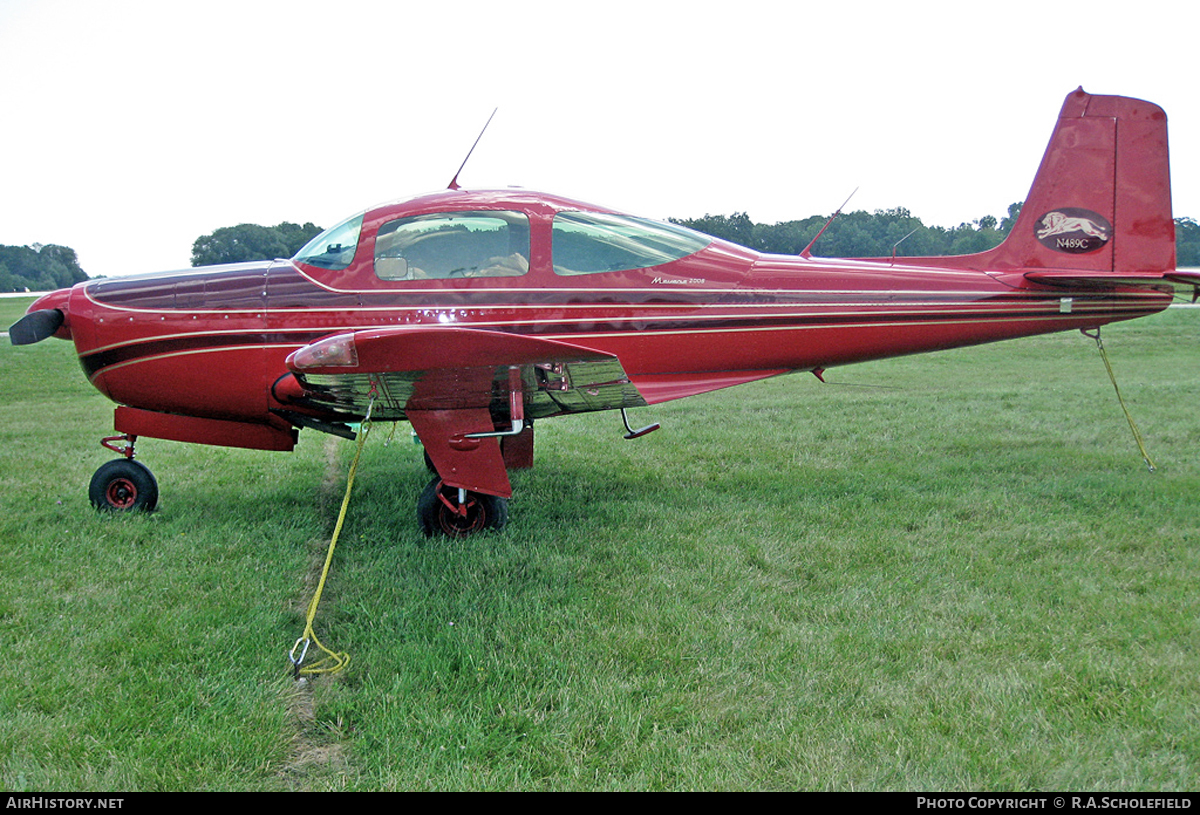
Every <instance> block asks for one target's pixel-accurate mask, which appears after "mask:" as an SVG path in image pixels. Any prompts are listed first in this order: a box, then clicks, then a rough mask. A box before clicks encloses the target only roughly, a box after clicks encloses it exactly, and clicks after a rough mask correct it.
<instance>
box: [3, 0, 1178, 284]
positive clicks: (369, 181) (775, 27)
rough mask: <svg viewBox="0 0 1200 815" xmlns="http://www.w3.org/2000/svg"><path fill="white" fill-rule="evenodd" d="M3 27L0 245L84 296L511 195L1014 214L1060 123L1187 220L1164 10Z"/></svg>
mask: <svg viewBox="0 0 1200 815" xmlns="http://www.w3.org/2000/svg"><path fill="white" fill-rule="evenodd" d="M809 6H810V4H807V3H786V4H785V3H783V2H779V1H778V0H774V2H757V0H739V2H721V3H716V2H704V0H692V1H691V2H678V3H676V2H657V1H656V0H640V2H624V0H603V2H591V3H576V2H570V0H558V2H520V1H519V0H508V2H496V1H495V0H489V1H488V2H465V1H462V2H436V3H434V2H423V3H415V2H403V1H401V0H394V1H393V2H383V1H382V0H338V1H337V2H332V0H325V2H305V1H304V0H288V2H256V0H236V1H235V2H226V0H206V2H204V3H188V4H184V3H170V2H163V1H162V0H155V2H131V1H128V2H127V1H125V0H113V1H112V2H103V3H101V2H92V1H91V0H0V110H2V111H3V116H4V122H3V125H2V126H0V155H2V156H3V161H4V172H3V176H2V178H0V244H15V245H24V244H29V243H34V242H40V243H57V244H63V245H67V246H70V247H73V248H74V249H75V250H76V251H77V252H78V253H79V259H80V263H81V265H82V266H83V268H84V270H85V271H87V272H88V273H89V274H91V275H108V276H113V275H119V274H128V273H138V272H147V271H155V270H164V269H172V268H180V267H184V266H187V265H188V264H189V262H190V256H191V246H192V242H193V241H194V240H195V239H196V238H197V237H199V236H200V235H203V234H207V233H209V232H211V231H213V230H214V229H216V228H218V227H222V226H231V225H234V224H238V223H245V222H250V223H259V224H265V225H274V224H276V223H279V222H280V221H293V222H298V223H303V222H305V221H312V222H314V223H316V224H318V225H320V226H330V225H332V224H333V223H334V222H336V221H338V220H340V219H341V218H343V217H345V216H347V215H350V214H353V213H354V212H357V211H359V210H362V209H364V208H366V207H368V206H370V205H372V204H375V203H379V202H382V201H388V200H393V199H397V198H404V197H408V196H411V195H414V194H417V193H421V192H427V191H430V190H434V189H442V188H444V187H445V186H446V184H447V183H448V182H449V180H450V178H451V176H453V174H454V171H455V170H456V169H457V168H458V165H459V163H460V162H461V161H462V159H463V157H464V155H465V154H466V151H467V149H468V148H469V147H470V145H471V142H472V141H474V139H475V136H476V135H477V133H478V131H479V128H480V127H482V126H483V123H484V121H485V120H486V119H487V117H488V115H489V114H490V113H491V112H492V109H493V108H495V107H499V112H498V113H497V115H496V118H495V120H494V121H493V122H492V125H491V127H490V129H489V130H488V132H487V134H486V135H485V136H484V138H483V141H482V142H481V143H480V145H479V147H478V149H477V150H476V152H475V155H474V156H473V157H472V159H471V161H470V163H469V164H468V165H467V167H466V169H465V171H464V172H463V175H462V177H461V179H460V183H461V184H462V185H463V186H464V187H468V188H484V187H495V186H510V185H513V186H522V187H526V188H530V189H537V190H544V191H547V192H554V193H558V194H561V195H566V196H569V197H573V198H578V199H582V200H584V201H591V202H593V203H597V204H603V205H606V206H611V207H615V208H618V209H622V210H625V211H629V212H632V213H634V214H638V215H646V216H650V217H654V218H667V217H671V216H674V217H695V216H700V215H704V214H706V213H713V214H730V213H733V212H739V211H744V212H747V213H749V215H750V217H751V218H753V219H754V220H756V221H761V222H770V223H773V222H776V221H781V220H791V219H798V218H804V217H808V216H810V215H813V214H818V213H820V214H827V213H830V212H832V211H833V210H834V209H836V208H837V206H838V205H839V204H841V202H842V201H843V199H845V198H846V196H847V195H849V194H850V192H851V191H852V190H854V189H855V188H856V187H857V188H859V191H858V193H857V194H856V195H855V196H854V198H853V200H852V201H851V202H850V206H849V208H850V209H866V210H875V209H880V208H889V207H896V206H903V207H907V208H908V209H910V210H911V211H912V212H913V214H914V215H917V216H918V217H920V218H921V219H922V220H923V221H924V222H925V223H926V224H930V225H933V224H937V225H943V226H953V225H956V224H958V223H961V222H963V221H972V220H975V219H977V218H979V217H981V216H983V215H988V214H991V215H995V216H997V217H999V216H1002V215H1003V214H1004V213H1005V211H1006V209H1007V206H1008V204H1010V203H1012V202H1014V201H1018V200H1021V199H1023V198H1024V197H1025V194H1026V192H1027V191H1028V189H1029V184H1030V181H1031V180H1032V178H1033V173H1034V171H1035V169H1036V168H1037V164H1038V161H1039V160H1040V158H1041V154H1042V151H1043V150H1044V148H1045V144H1046V141H1047V139H1048V138H1049V135H1050V130H1051V128H1052V127H1053V124H1054V120H1055V117H1056V115H1057V113H1058V110H1059V107H1060V106H1061V104H1062V100H1063V98H1064V97H1065V96H1066V95H1067V93H1069V92H1070V91H1072V90H1073V89H1075V88H1076V87H1078V86H1080V85H1082V86H1083V87H1084V88H1085V89H1086V90H1088V91H1091V92H1093V93H1111V94H1122V95H1128V96H1137V97H1140V98H1143V99H1149V100H1151V101H1153V102H1157V103H1158V104H1160V105H1162V106H1163V107H1164V108H1165V109H1166V111H1167V114H1168V116H1169V119H1170V123H1171V143H1172V148H1173V149H1172V161H1171V171H1172V177H1173V185H1174V202H1175V214H1176V215H1177V216H1180V215H1188V216H1195V217H1200V185H1198V182H1200V179H1198V173H1200V169H1198V167H1197V156H1196V153H1197V150H1196V145H1197V144H1198V143H1200V142H1198V139H1200V105H1198V99H1200V95H1198V93H1197V85H1198V83H1197V81H1196V78H1195V72H1196V70H1197V67H1196V60H1195V48H1194V41H1195V26H1194V12H1193V11H1189V10H1188V4H1185V3H1182V2H1159V0H1141V2H1137V3H1131V2H1127V1H1126V2H1102V0H1088V2H1082V3H1081V2H1070V3H1054V2H1047V0H1038V2H1028V3H1026V2H1008V3H996V4H982V3H964V2H961V0H960V1H959V2H945V3H942V2H920V0H915V2H908V3H900V2H879V3H876V2H849V3H839V4H835V3H821V4H815V3H814V4H811V6H812V7H809Z"/></svg>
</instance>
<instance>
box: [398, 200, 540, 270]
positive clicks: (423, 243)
mask: <svg viewBox="0 0 1200 815" xmlns="http://www.w3.org/2000/svg"><path fill="white" fill-rule="evenodd" d="M527 271H529V221H528V219H527V218H526V217H525V215H524V214H523V213H520V212H491V211H484V212H437V213H432V214H430V215H418V216H416V217H413V218H400V219H398V220H395V221H389V222H388V223H386V224H384V225H383V226H381V227H380V228H379V232H378V234H377V235H376V237H375V274H376V276H377V277H379V279H380V280H439V279H445V278H456V277H517V276H518V275H523V274H525V273H526V272H527Z"/></svg>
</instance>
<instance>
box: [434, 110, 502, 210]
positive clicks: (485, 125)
mask: <svg viewBox="0 0 1200 815" xmlns="http://www.w3.org/2000/svg"><path fill="white" fill-rule="evenodd" d="M499 109H500V108H498V107H497V108H493V109H492V115H491V116H489V117H488V120H487V121H486V122H484V123H483V130H480V131H479V135H478V136H476V137H475V144H472V145H471V149H470V150H468V151H467V157H466V158H464V159H463V160H462V164H460V165H458V173H461V172H462V171H463V167H466V166H467V160H468V159H470V158H471V154H472V153H474V152H475V147H476V145H478V144H479V140H480V139H482V138H483V134H484V131H486V130H487V129H488V125H490V124H491V123H492V117H494V116H495V115H496V111H497V110H499ZM458 173H455V174H454V178H452V179H450V186H448V187H446V189H448V190H457V189H460V187H459V186H458Z"/></svg>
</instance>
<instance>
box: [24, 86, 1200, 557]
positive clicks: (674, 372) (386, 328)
mask: <svg viewBox="0 0 1200 815" xmlns="http://www.w3.org/2000/svg"><path fill="white" fill-rule="evenodd" d="M1174 235H1175V232H1174V221H1173V220H1172V215H1171V188H1170V176H1169V170H1168V160H1167V123H1166V115H1165V114H1164V113H1163V111H1162V109H1161V108H1159V107H1158V106H1156V105H1153V104H1151V103H1148V102H1144V101H1140V100H1136V99H1128V98H1123V97H1116V96H1092V95H1089V94H1087V93H1085V92H1084V91H1083V89H1082V88H1081V89H1079V90H1077V91H1075V92H1074V93H1071V94H1070V95H1069V96H1068V97H1067V99H1066V102H1065V103H1064V104H1063V108H1062V112H1061V113H1060V114H1059V119H1058V124H1057V126H1056V127H1055V129H1054V133H1053V135H1052V136H1051V139H1050V144H1049V146H1048V147H1047V149H1046V153H1045V156H1044V158H1043V159H1042V164H1041V167H1040V168H1039V170H1038V173H1037V176H1036V177H1035V179H1034V182H1033V187H1032V189H1031V190H1030V192H1029V195H1028V197H1027V198H1026V199H1025V204H1024V207H1023V209H1022V210H1021V214H1020V216H1019V218H1018V220H1017V222H1016V224H1015V226H1014V227H1013V229H1012V232H1011V234H1010V236H1009V237H1008V239H1007V240H1006V241H1005V242H1004V243H1003V244H1001V245H1000V246H998V247H997V248H995V249H992V250H990V251H987V252H983V253H980V254H975V255H965V256H957V257H943V258H910V257H897V258H890V259H875V260H862V259H849V260H828V259H818V258H814V257H812V256H810V254H809V252H808V250H805V251H804V252H803V253H801V254H800V255H798V256H783V255H769V254H761V253H759V252H755V251H752V250H750V249H747V248H744V247H741V246H737V245H734V244H731V243H727V242H724V241H721V240H715V239H713V238H710V237H708V236H706V235H702V234H699V233H696V232H693V231H690V230H687V229H684V228H681V227H679V226H674V225H669V224H663V223H658V222H654V221H649V220H645V219H642V218H636V217H631V216H628V215H623V214H621V213H618V212H614V211H612V210H609V209H605V208H603V207H597V206H593V205H590V204H584V203H581V202H579V201H573V200H570V199H566V198H559V197H556V196H551V195H543V194H538V193H533V192H525V191H517V190H498V191H497V190H491V191H467V190H462V189H459V188H458V185H457V183H455V182H451V186H450V189H448V190H446V191H444V192H439V193H434V194H430V195H425V196H421V197H419V198H414V199H412V200H408V201H403V202H400V203H393V204H388V205H386V206H381V207H377V208H374V209H370V210H367V211H366V212H364V213H362V214H359V215H355V216H354V217H352V218H349V219H347V220H346V221H344V222H342V223H340V224H338V225H337V226H335V227H333V228H332V229H329V230H327V231H326V232H325V233H323V234H321V235H319V236H318V237H316V238H314V239H313V240H312V242H310V243H309V244H308V245H307V246H305V247H304V248H303V249H301V250H300V252H299V253H298V254H297V255H296V256H295V257H293V258H292V259H291V260H274V261H269V262H265V261H264V262H257V263H243V264H236V265H230V266H219V267H208V268H199V269H189V270H186V271H179V272H170V273H166V274H157V275H145V276H132V277H125V278H116V279H100V280H93V281H86V282H83V283H80V284H78V285H76V286H74V287H73V288H70V289H63V290H60V291H56V292H53V293H51V294H47V295H45V296H43V297H42V298H40V299H39V300H38V301H37V302H35V303H34V304H33V305H32V306H31V307H30V309H29V312H28V313H27V315H26V316H25V317H23V318H22V319H21V320H20V321H19V322H17V323H16V324H15V325H13V326H12V328H11V329H10V337H11V340H12V342H13V343H14V344H25V343H31V342H37V341H39V340H42V339H44V338H46V337H48V336H51V335H53V336H56V337H59V338H61V339H71V340H73V341H74V343H75V348H76V351H77V353H78V355H79V361H80V364H81V365H82V367H83V369H84V371H85V372H86V373H87V376H88V378H89V380H90V381H91V382H92V384H93V385H95V386H96V387H97V388H98V389H99V390H100V391H101V392H102V393H104V394H105V395H106V396H108V397H109V398H110V399H112V400H113V401H114V402H116V403H117V404H118V407H117V408H116V411H115V414H116V415H115V428H116V431H117V433H119V434H120V435H118V436H113V437H110V438H107V439H105V440H104V442H103V443H104V444H105V446H107V447H109V448H110V449H112V450H114V451H116V452H118V453H120V454H121V455H122V457H121V458H118V459H116V460H114V461H110V462H108V463H106V464H104V465H103V466H102V467H100V469H99V470H97V472H96V474H95V476H94V477H93V479H92V483H91V488H90V497H91V500H92V502H93V503H94V504H95V505H96V506H97V507H100V508H104V509H115V510H133V509H152V508H153V507H154V506H155V504H156V502H157V498H158V487H157V483H156V482H155V480H154V477H153V476H152V475H151V473H150V471H149V470H148V469H147V468H146V467H145V466H144V465H142V464H141V462H140V461H136V460H134V442H135V440H136V439H137V438H138V437H150V438H160V439H173V440H176V441H184V442H196V443H201V444H216V445H228V446H234V447H246V448H254V449H262V450H290V449H292V447H293V446H294V445H295V443H296V439H297V435H298V432H299V428H311V429H314V430H318V431H323V432H328V433H334V434H337V435H342V436H347V437H351V438H352V437H353V436H354V431H353V429H352V428H351V427H349V425H350V424H353V423H355V422H360V421H362V420H363V419H364V418H365V417H366V416H367V415H368V412H369V415H370V418H371V419H372V420H385V421H386V420H400V419H405V420H407V421H408V422H410V423H411V424H412V427H413V429H414V430H415V431H416V434H417V436H419V437H420V440H421V442H422V443H423V444H424V446H425V451H426V453H427V456H428V462H429V464H430V466H431V467H432V468H433V469H435V470H436V472H437V475H436V477H434V479H433V480H432V481H431V482H430V484H429V486H428V487H426V489H425V490H424V492H423V493H422V495H421V497H420V499H419V501H418V504H417V506H418V515H419V519H420V523H421V525H422V527H423V528H424V530H425V531H426V532H427V533H428V534H433V533H438V532H440V533H444V534H448V535H466V534H470V533H473V532H476V531H479V530H483V529H489V528H498V527H501V526H503V525H504V523H505V521H506V519H507V501H506V499H507V498H509V497H511V495H512V489H511V487H510V485H509V479H508V474H507V469H508V468H517V467H528V466H532V462H533V425H534V421H535V420H537V419H543V418H547V417H550V416H556V415H560V414H567V413H580V412H584V411H595V410H620V411H622V414H623V415H624V411H625V410H626V409H627V408H632V407H642V406H645V405H653V404H656V403H658V402H664V401H667V400H670V399H678V398H681V397H684V396H692V395H694V394H699V393H706V392H708V391H713V390H717V389H719V388H726V387H729V386H731V385H738V384H741V383H744V382H753V381H755V380H759V379H764V378H767V377H772V376H777V375H779V374H785V373H790V372H794V371H811V372H813V373H816V374H817V375H818V376H820V374H821V372H822V371H823V370H824V369H826V368H829V367H832V366H834V365H845V364H848V363H852V362H860V361H863V360H870V359H879V358H883V357H891V356H897V355H901V354H914V353H919V352H925V351H935V350H939V349H943V348H953V347H957V346H965V345H973V344H977V343H985V342H993V341H996V340H1005V339H1009V338H1012V337H1022V336H1028V335H1033V334H1043V333H1048V332H1053V331H1065V330H1068V329H1095V328H1097V327H1099V326H1101V325H1104V324H1106V323H1110V322H1113V321H1117V320H1129V319H1133V318H1136V317H1142V316H1145V315H1149V314H1153V313H1155V312H1158V311H1160V310H1162V309H1164V308H1166V306H1167V305H1168V304H1169V303H1170V302H1171V300H1172V297H1173V295H1174V286H1173V281H1174V282H1181V283H1185V284H1189V285H1191V286H1193V287H1196V290H1197V291H1200V274H1197V273H1194V272H1177V271H1176V270H1175V237H1174ZM625 426H626V429H627V430H629V433H628V437H630V438H633V437H637V436H639V435H642V434H645V433H647V432H649V431H650V430H653V429H656V427H657V425H652V426H650V427H644V428H641V429H640V430H633V429H632V428H630V427H629V421H628V418H627V416H626V417H625Z"/></svg>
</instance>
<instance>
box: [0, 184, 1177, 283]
mask: <svg viewBox="0 0 1200 815" xmlns="http://www.w3.org/2000/svg"><path fill="white" fill-rule="evenodd" d="M1020 212H1021V204H1020V203H1016V204H1011V205H1010V206H1009V207H1008V214H1007V215H1005V216H1004V217H1003V218H999V219H997V218H995V217H994V216H991V215H985V216H983V217H982V218H979V219H977V220H974V221H970V222H963V223H961V224H959V225H958V226H954V227H943V226H926V225H925V224H924V223H922V221H921V219H920V218H917V217H916V216H914V215H913V214H912V213H911V212H909V211H908V210H907V209H905V208H903V207H897V208H895V209H878V210H875V211H874V212H866V211H863V210H858V211H855V212H847V213H842V214H841V215H839V216H838V217H836V218H834V219H833V222H832V223H831V224H829V227H828V229H826V230H825V233H824V234H823V235H821V238H820V240H819V241H817V244H816V245H815V246H814V247H813V250H812V252H813V254H814V255H817V256H819V257H847V258H855V257H857V258H869V257H889V256H891V254H892V252H893V251H895V253H896V254H897V255H900V256H917V257H930V256H937V255H965V254H970V253H973V252H983V251H986V250H988V249H991V248H992V247H994V246H997V245H999V244H1000V242H1001V241H1003V240H1004V238H1005V237H1007V236H1008V233H1009V232H1010V231H1011V230H1012V226H1013V223H1014V222H1015V221H1016V219H1017V215H1018V214H1020ZM669 220H670V221H671V222H672V223H675V224H679V225H681V226H686V227H689V228H691V229H695V230H697V231H699V232H704V233H705V234H708V235H712V236H713V237H716V238H722V239H724V240H728V241H732V242H734V243H738V244H741V245H743V246H747V247H749V248H751V249H757V250H758V251H760V252H772V253H777V254H783V255H795V254H799V253H800V252H802V251H803V250H804V248H805V247H806V246H808V244H809V242H810V241H812V239H813V237H814V236H816V234H817V233H818V232H819V231H820V230H821V227H823V226H825V224H826V223H827V222H828V221H829V218H828V216H825V215H813V216H812V217H809V218H805V219H804V220H800V221H781V222H779V223H775V224H760V223H755V222H754V221H753V220H751V218H750V216H749V215H747V214H746V213H745V212H735V213H733V214H732V215H705V216H703V217H701V218H670V219H669ZM321 232H322V229H321V227H319V226H316V225H314V224H312V223H305V224H302V225H301V224H294V223H290V222H288V221H284V222H283V223H281V224H277V225H276V226H260V225H258V224H238V225H237V226H227V227H221V228H220V229H217V230H214V231H213V232H211V233H210V234H208V235H201V236H200V237H199V238H196V241H195V243H193V244H192V265H193V266H211V265H215V264H220V263H239V262H242V261H250V260H270V259H272V258H289V257H291V256H292V255H294V254H296V253H297V252H298V251H300V249H301V248H302V247H303V246H304V244H306V243H308V242H309V241H310V240H311V239H312V238H314V237H315V236H317V235H319V234H320V233H321ZM1175 249H1176V262H1177V264H1178V265H1179V266H1187V267H1200V223H1198V222H1197V221H1196V220H1195V219H1193V218H1176V219H1175ZM86 279H87V275H86V274H85V273H84V271H83V269H81V268H80V266H79V261H78V258H77V257H76V255H75V250H73V249H71V248H69V247H66V246H56V245H54V244H47V245H42V244H37V243H35V244H33V245H31V246H3V245H0V292H18V291H51V290H53V289H62V288H67V287H69V286H73V285H74V284H76V283H79V282H81V281H83V280H86Z"/></svg>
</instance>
